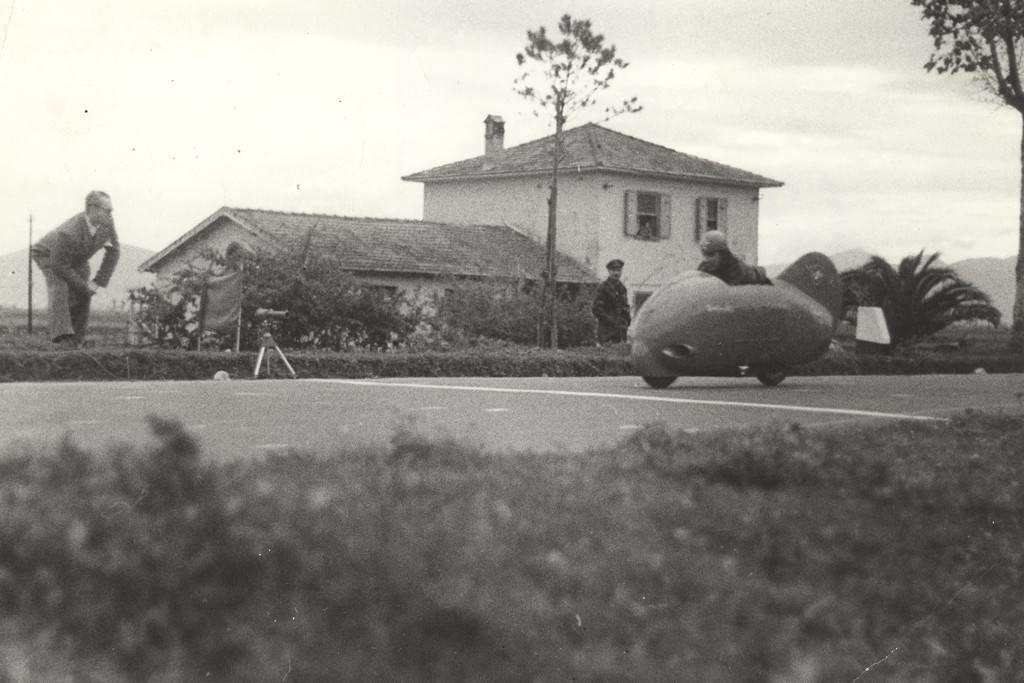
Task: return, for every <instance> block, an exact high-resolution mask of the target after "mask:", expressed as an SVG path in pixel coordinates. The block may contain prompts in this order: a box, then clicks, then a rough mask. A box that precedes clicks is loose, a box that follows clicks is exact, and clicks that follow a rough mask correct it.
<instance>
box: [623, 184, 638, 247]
mask: <svg viewBox="0 0 1024 683" xmlns="http://www.w3.org/2000/svg"><path fill="white" fill-rule="evenodd" d="M625 205H626V210H625V215H624V217H623V222H622V232H624V233H626V234H627V235H630V236H635V235H636V233H637V224H636V192H634V191H633V190H626V195H625Z"/></svg>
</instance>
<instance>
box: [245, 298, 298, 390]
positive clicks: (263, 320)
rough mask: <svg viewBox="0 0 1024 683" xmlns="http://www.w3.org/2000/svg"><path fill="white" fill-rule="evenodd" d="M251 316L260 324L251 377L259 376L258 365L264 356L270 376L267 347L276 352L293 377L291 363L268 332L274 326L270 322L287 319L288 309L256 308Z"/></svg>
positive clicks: (261, 362)
mask: <svg viewBox="0 0 1024 683" xmlns="http://www.w3.org/2000/svg"><path fill="white" fill-rule="evenodd" d="M252 317H253V319H254V320H256V321H258V322H259V324H260V328H259V332H260V352H259V354H258V355H257V356H256V367H254V368H253V370H252V376H253V378H254V379H255V378H257V377H259V376H260V366H261V365H263V358H264V356H265V357H266V359H267V377H269V376H270V354H269V353H267V349H271V350H273V351H276V352H277V355H278V356H279V357H280V358H281V362H282V363H284V366H285V367H286V368H287V369H288V374H289V375H291V376H292V377H293V378H294V377H295V369H294V368H292V365H291V363H289V362H288V359H287V358H285V356H284V352H283V351H281V347H280V346H278V345H277V342H276V341H274V335H272V334H271V333H270V331H271V329H272V328H273V327H274V325H273V324H272V323H274V322H277V321H279V320H287V319H288V311H275V310H274V309H272V308H257V309H256V310H255V311H253V314H252Z"/></svg>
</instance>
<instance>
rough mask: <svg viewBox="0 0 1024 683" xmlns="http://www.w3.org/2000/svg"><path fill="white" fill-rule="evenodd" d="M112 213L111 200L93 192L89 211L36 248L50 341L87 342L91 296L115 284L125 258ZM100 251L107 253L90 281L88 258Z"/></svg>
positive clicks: (88, 200) (87, 204)
mask: <svg viewBox="0 0 1024 683" xmlns="http://www.w3.org/2000/svg"><path fill="white" fill-rule="evenodd" d="M113 212H114V207H113V204H112V203H111V202H110V195H108V194H107V193H106V192H100V191H98V190H94V191H92V192H90V193H89V194H88V195H86V197H85V211H83V212H82V213H79V214H76V215H74V216H72V217H71V218H69V219H68V220H66V221H64V222H63V223H61V224H60V225H59V226H57V227H56V228H54V229H53V230H51V231H50V232H48V233H46V234H45V235H43V237H42V238H41V239H40V240H39V241H38V242H36V243H35V244H34V245H32V259H33V260H34V261H35V262H36V265H37V266H39V269H40V270H41V271H43V277H45V278H46V294H47V299H48V306H49V309H50V339H51V340H53V342H54V343H56V344H60V345H62V346H66V347H71V348H75V347H80V346H82V345H83V344H84V343H85V332H86V329H87V328H88V325H89V304H90V301H91V299H92V295H93V294H95V293H96V290H98V289H99V288H100V287H106V286H107V285H108V284H109V283H110V276H111V275H113V273H114V268H115V267H116V266H117V259H118V258H119V257H120V255H121V246H120V244H119V243H118V241H117V231H116V230H115V229H114V216H113ZM100 249H105V250H106V253H105V254H104V255H103V261H102V263H100V268H99V270H98V271H96V276H95V277H93V278H92V279H90V278H89V275H90V268H89V259H90V258H91V257H92V255H93V254H95V253H96V252H98V251H99V250H100Z"/></svg>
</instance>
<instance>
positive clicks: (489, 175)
mask: <svg viewBox="0 0 1024 683" xmlns="http://www.w3.org/2000/svg"><path fill="white" fill-rule="evenodd" d="M559 172H560V173H602V172H604V173H622V174H626V175H634V176H641V177H645V178H659V179H667V180H688V181H696V182H702V183H713V184H717V185H733V186H738V187H782V186H783V185H785V183H783V182H782V181H781V180H773V179H772V178H764V177H761V178H750V179H744V178H723V177H721V176H713V175H706V174H700V173H668V172H659V171H646V170H637V169H631V168H618V167H615V166H603V165H601V166H577V167H573V166H571V165H570V166H567V167H564V168H561V169H559ZM550 173H551V169H549V168H548V169H530V170H516V171H499V172H494V171H484V172H474V173H453V174H445V175H430V174H426V173H414V174H412V175H408V176H402V180H407V181H410V182H417V183H424V184H426V183H433V182H438V183H443V182H454V181H459V180H489V179H494V178H531V177H536V176H546V175H549V174H550Z"/></svg>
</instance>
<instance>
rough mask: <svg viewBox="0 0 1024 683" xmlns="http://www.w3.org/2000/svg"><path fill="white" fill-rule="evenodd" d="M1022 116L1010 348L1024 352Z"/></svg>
mask: <svg viewBox="0 0 1024 683" xmlns="http://www.w3.org/2000/svg"><path fill="white" fill-rule="evenodd" d="M1020 114H1021V138H1020V169H1021V174H1020V213H1019V214H1018V226H1017V232H1018V242H1017V268H1016V271H1015V274H1016V276H1017V281H1016V287H1015V289H1016V295H1015V296H1014V299H1013V327H1012V328H1011V329H1012V333H1011V337H1010V348H1012V349H1013V350H1014V351H1024V111H1021V112H1020Z"/></svg>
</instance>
